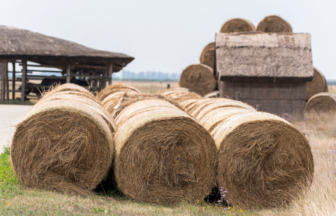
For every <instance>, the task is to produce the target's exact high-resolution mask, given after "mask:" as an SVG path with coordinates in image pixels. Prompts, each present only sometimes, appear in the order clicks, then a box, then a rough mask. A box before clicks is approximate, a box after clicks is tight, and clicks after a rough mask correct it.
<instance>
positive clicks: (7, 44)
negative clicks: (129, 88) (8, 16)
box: [0, 26, 134, 101]
mask: <svg viewBox="0 0 336 216" xmlns="http://www.w3.org/2000/svg"><path fill="white" fill-rule="evenodd" d="M133 59H134V58H133V57H131V56H128V55H125V54H122V53H115V52H108V51H101V50H96V49H92V48H88V47H85V46H83V45H80V44H77V43H74V42H71V41H67V40H62V39H59V38H55V37H50V36H46V35H43V34H39V33H35V32H31V31H28V30H24V29H18V28H15V27H9V26H0V100H5V99H7V100H8V99H9V98H12V99H13V100H14V99H15V92H21V101H24V100H25V98H26V94H27V93H28V94H29V92H31V91H32V90H33V91H37V90H36V89H37V88H48V87H49V86H50V85H46V84H43V83H51V82H48V79H49V80H51V81H52V80H58V81H60V83H65V82H67V83H69V82H71V83H77V84H78V83H83V82H84V83H86V82H87V83H88V85H90V89H91V90H94V91H99V90H100V89H102V88H104V87H105V86H106V84H108V83H109V84H111V82H112V73H113V72H118V71H120V70H121V69H122V68H123V67H125V66H126V65H127V64H128V63H130V62H131V61H132V60H133ZM8 64H12V65H13V66H12V67H13V70H12V71H8ZM18 67H20V68H21V67H22V70H21V71H16V68H18ZM36 68H37V69H36ZM39 68H40V69H39ZM46 68H47V69H46ZM34 72H40V73H39V74H38V75H34ZM9 73H10V74H11V75H12V78H9V76H8V74H9ZM48 73H53V74H55V73H59V74H60V76H59V77H57V79H56V78H55V77H50V76H48ZM41 74H42V75H41ZM18 76H19V77H20V78H18ZM29 80H42V82H41V84H36V83H30V82H29ZM63 80H64V81H63ZM9 81H12V82H11V86H9ZM16 81H18V82H22V85H21V90H19V89H18V88H17V87H16ZM43 81H45V82H43ZM10 92H11V93H12V95H11V97H10V94H9V93H10Z"/></svg>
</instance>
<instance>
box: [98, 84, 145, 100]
mask: <svg viewBox="0 0 336 216" xmlns="http://www.w3.org/2000/svg"><path fill="white" fill-rule="evenodd" d="M126 90H128V91H133V92H137V93H141V92H140V91H139V90H138V89H137V88H134V87H132V86H129V85H125V84H122V83H117V84H112V85H109V86H107V87H106V88H104V89H103V90H101V91H100V92H99V94H98V95H97V99H98V100H99V101H103V100H104V99H105V98H106V97H107V96H109V95H110V94H113V93H115V92H122V91H126Z"/></svg>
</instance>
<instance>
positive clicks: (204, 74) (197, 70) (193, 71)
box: [179, 64, 216, 95]
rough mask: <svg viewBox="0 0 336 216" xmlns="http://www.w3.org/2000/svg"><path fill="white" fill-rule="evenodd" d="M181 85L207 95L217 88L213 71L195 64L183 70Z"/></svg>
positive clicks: (205, 66)
mask: <svg viewBox="0 0 336 216" xmlns="http://www.w3.org/2000/svg"><path fill="white" fill-rule="evenodd" d="M179 85H180V86H181V87H185V88H188V89H192V90H193V91H194V92H196V93H198V94H200V95H205V94H207V93H209V92H211V91H213V90H214V89H215V88H216V80H215V79H214V76H213V69H212V68H211V67H209V66H207V65H204V64H194V65H190V66H188V67H187V68H186V69H184V70H183V72H182V74H181V77H180V81H179Z"/></svg>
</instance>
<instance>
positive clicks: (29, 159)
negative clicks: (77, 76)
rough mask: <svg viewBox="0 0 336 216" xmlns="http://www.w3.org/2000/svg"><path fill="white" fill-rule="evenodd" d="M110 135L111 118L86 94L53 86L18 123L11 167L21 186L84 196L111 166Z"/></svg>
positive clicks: (112, 128)
mask: <svg viewBox="0 0 336 216" xmlns="http://www.w3.org/2000/svg"><path fill="white" fill-rule="evenodd" d="M114 131H115V122H114V120H113V118H112V116H111V115H110V114H109V113H108V112H107V111H106V110H105V109H104V108H103V107H102V106H101V105H100V103H99V102H98V101H97V100H96V99H95V97H93V95H91V94H90V92H89V91H87V90H86V89H84V88H82V87H79V86H77V85H74V84H64V85H61V86H58V87H56V88H55V89H53V90H52V91H50V92H48V93H46V94H45V95H44V96H43V97H42V99H41V100H40V101H39V102H38V103H37V104H36V105H35V106H34V107H33V108H32V109H31V110H30V111H29V112H28V113H27V114H26V116H25V117H24V119H23V120H22V121H21V122H20V123H19V124H18V126H17V128H16V131H15V134H14V137H13V142H12V146H11V161H12V167H13V169H14V171H15V173H16V175H17V177H18V179H19V181H20V182H21V183H22V184H24V185H26V186H29V187H33V188H41V189H48V190H58V191H62V192H66V193H75V194H86V193H88V192H89V191H91V190H92V189H94V188H95V187H96V186H97V185H98V184H99V183H100V181H101V180H102V179H103V178H104V176H105V175H106V173H107V172H108V170H109V168H110V166H111V162H112V157H113V155H114V141H113V137H112V134H113V133H114Z"/></svg>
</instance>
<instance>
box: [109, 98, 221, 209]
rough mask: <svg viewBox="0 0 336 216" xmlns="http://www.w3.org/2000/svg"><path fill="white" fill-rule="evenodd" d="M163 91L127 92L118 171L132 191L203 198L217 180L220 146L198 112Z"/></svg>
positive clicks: (163, 197) (148, 196)
mask: <svg viewBox="0 0 336 216" xmlns="http://www.w3.org/2000/svg"><path fill="white" fill-rule="evenodd" d="M168 101H169V99H166V98H165V97H163V96H160V95H135V96H130V97H124V98H123V99H122V101H121V103H120V105H119V109H118V110H117V111H116V112H115V119H116V123H117V128H118V129H117V131H116V134H115V140H116V157H115V165H114V175H115V178H116V182H117V186H118V188H119V189H120V190H121V191H122V192H123V193H124V194H125V195H127V196H129V197H131V198H133V199H136V200H140V201H145V202H152V203H179V202H180V201H181V200H190V201H196V200H201V199H203V198H204V197H205V196H207V195H208V194H209V193H210V192H211V188H212V187H213V186H214V185H215V182H214V179H215V169H216V147H215V143H214V141H213V139H212V137H211V136H210V134H209V133H208V132H207V131H206V130H205V129H204V128H203V127H202V126H201V125H199V124H198V123H197V122H196V121H195V120H194V119H193V118H191V117H190V116H188V115H187V114H186V113H185V112H183V111H182V110H181V109H182V108H179V107H177V106H178V105H177V106H175V105H173V104H172V103H174V102H173V101H171V102H172V103H170V102H168Z"/></svg>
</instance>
